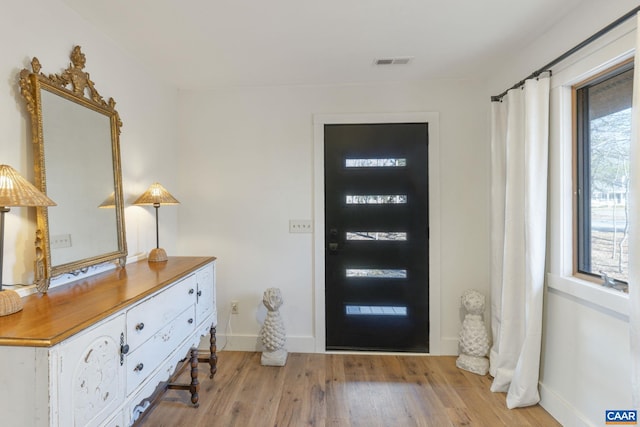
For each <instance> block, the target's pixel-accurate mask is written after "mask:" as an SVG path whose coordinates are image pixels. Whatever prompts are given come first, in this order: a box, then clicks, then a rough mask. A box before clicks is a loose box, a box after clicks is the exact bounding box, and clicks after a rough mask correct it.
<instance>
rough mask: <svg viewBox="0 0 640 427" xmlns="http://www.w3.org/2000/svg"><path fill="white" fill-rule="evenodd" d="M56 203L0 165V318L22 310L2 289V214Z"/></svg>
mask: <svg viewBox="0 0 640 427" xmlns="http://www.w3.org/2000/svg"><path fill="white" fill-rule="evenodd" d="M55 205H56V203H55V202H54V201H53V200H51V199H50V198H48V197H47V196H45V195H44V194H43V193H41V192H40V190H38V189H37V188H36V187H34V186H33V185H32V184H31V183H30V182H29V181H27V180H26V179H24V178H23V177H22V176H20V174H19V173H18V172H17V171H16V170H15V169H13V168H12V167H11V166H8V165H0V316H6V315H8V314H12V313H15V312H17V311H20V310H22V298H20V295H18V293H17V292H16V291H13V290H7V289H2V267H3V256H4V249H3V248H4V214H6V213H7V212H9V208H10V207H14V206H55Z"/></svg>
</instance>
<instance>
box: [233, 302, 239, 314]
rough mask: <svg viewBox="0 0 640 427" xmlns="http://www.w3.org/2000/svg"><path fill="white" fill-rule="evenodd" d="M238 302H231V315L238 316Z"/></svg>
mask: <svg viewBox="0 0 640 427" xmlns="http://www.w3.org/2000/svg"><path fill="white" fill-rule="evenodd" d="M238 313H239V311H238V301H231V314H238Z"/></svg>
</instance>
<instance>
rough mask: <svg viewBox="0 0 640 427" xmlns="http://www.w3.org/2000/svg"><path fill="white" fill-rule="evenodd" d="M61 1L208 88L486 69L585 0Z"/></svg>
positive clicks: (149, 59) (169, 73)
mask: <svg viewBox="0 0 640 427" xmlns="http://www.w3.org/2000/svg"><path fill="white" fill-rule="evenodd" d="M62 1H63V2H64V3H66V4H67V5H68V6H69V7H71V8H72V9H74V10H75V11H77V13H78V14H79V15H81V16H82V17H83V18H84V19H85V20H87V21H88V22H89V23H90V24H91V25H92V26H94V27H95V28H97V29H98V30H99V31H102V32H104V33H105V34H107V35H108V37H109V38H111V39H113V40H114V41H115V42H116V43H117V44H118V45H120V46H121V47H122V48H123V49H124V50H126V51H128V52H129V53H130V54H132V55H133V56H135V57H137V58H138V59H139V60H140V62H141V63H143V64H144V65H145V66H146V67H148V68H149V69H150V70H152V71H153V72H154V73H156V74H158V75H160V77H161V78H162V79H163V80H166V81H169V82H172V83H173V84H175V85H176V86H178V87H180V88H195V87H199V88H202V87H216V86H237V85H282V84H343V83H372V82H388V81H402V80H426V79H443V78H446V79H450V78H474V77H483V76H486V75H487V73H489V72H491V70H493V69H495V66H494V65H492V63H493V62H494V61H498V60H501V59H504V58H508V55H509V54H510V53H513V52H516V51H518V49H520V48H522V47H523V46H526V45H527V44H528V43H529V42H531V41H532V40H534V39H535V38H537V37H538V36H540V35H541V34H543V33H544V32H545V31H546V30H547V29H548V28H549V27H551V26H552V25H553V24H554V23H555V22H557V21H558V20H559V19H560V18H562V17H563V16H564V15H565V14H566V13H568V12H569V11H570V10H571V9H572V8H574V7H576V6H577V5H579V4H580V3H581V2H582V1H583V0H322V1H309V0H270V1H262V0H251V1H250V0H62ZM405 56H410V57H413V60H412V61H411V63H410V64H409V65H404V66H403V65H393V66H385V67H381V66H374V65H373V62H374V59H376V58H388V57H405Z"/></svg>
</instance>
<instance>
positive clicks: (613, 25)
mask: <svg viewBox="0 0 640 427" xmlns="http://www.w3.org/2000/svg"><path fill="white" fill-rule="evenodd" d="M639 11H640V6H638V7H636V8H635V9H633V10H632V11H630V12H628V13H626V14H625V15H623V16H621V17H620V18H618V19H616V20H615V21H613V22H612V23H611V24H609V25H607V26H606V27H604V28H603V29H601V30H600V31H598V32H597V33H595V34H594V35H592V36H591V37H589V38H588V39H586V40H584V41H582V42H581V43H579V44H577V45H575V46H574V47H572V48H571V49H569V50H568V51H566V52H565V53H563V54H562V55H560V56H558V57H557V58H556V59H554V60H553V61H551V62H549V63H548V64H546V65H545V66H544V67H542V68H539V69H538V70H537V71H534V72H533V73H531V74H530V75H528V76H527V77H525V78H524V79H522V80H520V81H519V82H518V83H516V84H514V85H513V86H511V87H510V88H509V89H507V90H505V91H504V92H502V93H501V94H500V95H494V96H492V97H491V102H496V101H500V100H502V97H504V96H505V95H506V94H507V92H509V91H510V90H511V89H517V88H519V87H521V86H523V85H524V82H525V81H527V80H529V79H535V78H536V77H538V76H539V75H540V74H542V73H544V72H546V71H551V67H553V66H554V65H556V64H558V63H559V62H560V61H562V60H564V59H566V58H567V57H569V56H571V55H573V54H574V53H576V52H577V51H579V50H580V49H582V48H583V47H585V46H586V45H588V44H590V43H592V42H594V41H595V40H597V39H599V38H600V37H602V36H603V35H605V34H607V33H608V32H609V31H611V30H613V29H614V28H616V27H617V26H618V25H620V24H622V23H623V22H625V21H627V20H628V19H630V18H632V17H633V16H635V15H636V14H637V13H638V12H639Z"/></svg>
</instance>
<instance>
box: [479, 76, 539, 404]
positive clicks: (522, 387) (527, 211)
mask: <svg viewBox="0 0 640 427" xmlns="http://www.w3.org/2000/svg"><path fill="white" fill-rule="evenodd" d="M491 131H492V136H491V144H492V146H491V150H492V176H491V198H492V201H491V203H492V213H491V215H492V223H491V243H492V248H491V251H492V252H491V254H492V260H491V263H492V265H491V329H492V333H493V346H492V348H491V353H490V369H489V372H490V374H491V375H492V376H493V377H494V380H493V384H492V385H491V391H494V392H506V393H507V407H509V408H515V407H521V406H529V405H534V404H536V403H537V402H538V401H539V400H540V395H539V393H538V378H539V368H540V346H541V342H542V300H543V290H544V275H545V255H546V226H547V167H548V146H549V144H548V141H549V78H548V77H544V78H540V79H530V80H527V81H526V82H525V84H524V86H523V87H522V88H518V89H512V90H510V91H509V92H508V93H507V94H506V95H505V97H504V98H503V99H502V102H493V103H492V129H491Z"/></svg>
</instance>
